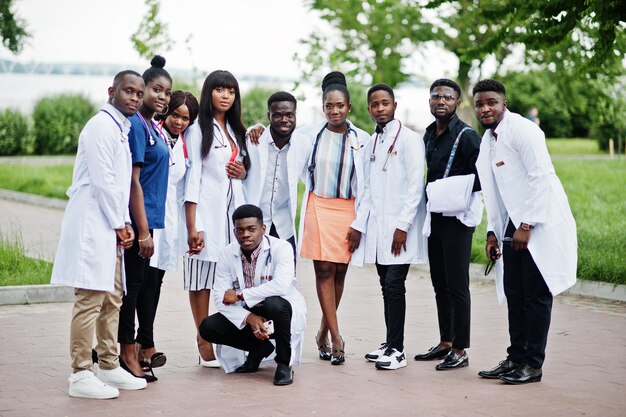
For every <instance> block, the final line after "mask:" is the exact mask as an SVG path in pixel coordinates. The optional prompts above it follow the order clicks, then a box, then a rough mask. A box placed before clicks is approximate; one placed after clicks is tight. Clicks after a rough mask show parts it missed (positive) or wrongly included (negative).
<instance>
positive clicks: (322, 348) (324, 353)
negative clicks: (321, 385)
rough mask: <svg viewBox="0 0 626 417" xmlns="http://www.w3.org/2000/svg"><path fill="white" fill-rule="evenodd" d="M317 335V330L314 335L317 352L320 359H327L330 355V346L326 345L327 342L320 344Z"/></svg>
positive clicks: (318, 333)
mask: <svg viewBox="0 0 626 417" xmlns="http://www.w3.org/2000/svg"><path fill="white" fill-rule="evenodd" d="M319 335H320V332H319V331H318V332H317V334H316V335H315V344H316V345H317V350H318V352H319V355H320V359H321V360H323V361H329V360H330V357H331V354H330V346H328V344H326V343H322V344H321V345H320V344H319V342H318V340H319Z"/></svg>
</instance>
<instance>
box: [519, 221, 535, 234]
mask: <svg viewBox="0 0 626 417" xmlns="http://www.w3.org/2000/svg"><path fill="white" fill-rule="evenodd" d="M519 228H520V229H522V230H523V231H525V232H530V230H531V229H534V228H535V226H533V225H532V224H528V223H522V224H520V225H519Z"/></svg>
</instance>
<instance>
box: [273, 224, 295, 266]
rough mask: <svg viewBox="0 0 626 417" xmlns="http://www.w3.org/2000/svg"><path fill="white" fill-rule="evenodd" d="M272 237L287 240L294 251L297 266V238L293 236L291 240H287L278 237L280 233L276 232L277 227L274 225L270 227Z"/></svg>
mask: <svg viewBox="0 0 626 417" xmlns="http://www.w3.org/2000/svg"><path fill="white" fill-rule="evenodd" d="M270 236H273V237H277V238H279V239H283V240H286V241H287V242H289V244H290V245H291V249H293V264H294V265H295V264H296V237H295V236H291V237H290V238H289V239H285V238H283V237H280V236H278V232H277V231H276V227H275V226H274V223H272V225H271V226H270Z"/></svg>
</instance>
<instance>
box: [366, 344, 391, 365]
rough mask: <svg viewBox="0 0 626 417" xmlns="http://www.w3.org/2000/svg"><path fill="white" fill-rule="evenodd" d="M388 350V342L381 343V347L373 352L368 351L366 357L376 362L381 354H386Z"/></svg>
mask: <svg viewBox="0 0 626 417" xmlns="http://www.w3.org/2000/svg"><path fill="white" fill-rule="evenodd" d="M386 350H387V343H381V345H380V347H379V348H378V349H376V350H375V351H373V352H370V353H366V354H365V359H367V360H368V361H370V362H376V361H377V360H378V359H379V358H380V357H381V356H383V355H384V354H385V351H386Z"/></svg>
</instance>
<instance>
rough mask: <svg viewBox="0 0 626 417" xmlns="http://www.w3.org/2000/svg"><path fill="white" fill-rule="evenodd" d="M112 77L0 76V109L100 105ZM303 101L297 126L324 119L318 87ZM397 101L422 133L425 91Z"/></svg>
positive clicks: (399, 95) (403, 116)
mask: <svg viewBox="0 0 626 417" xmlns="http://www.w3.org/2000/svg"><path fill="white" fill-rule="evenodd" d="M111 81H112V77H111V76H90V75H46V74H8V73H2V74H0V86H2V88H0V110H1V109H5V108H8V107H11V108H16V109H19V110H20V111H21V112H23V113H25V114H30V113H31V112H32V109H33V106H34V104H35V102H36V101H37V100H38V99H40V98H41V97H45V96H49V95H52V94H60V93H82V94H84V95H85V96H87V97H88V98H89V99H90V100H91V101H93V102H94V103H96V104H97V105H100V104H102V103H104V102H105V101H106V99H107V89H108V87H109V86H110V85H111ZM255 85H260V86H261V87H267V88H273V89H277V90H278V89H284V90H287V91H290V90H291V89H292V88H293V84H292V83H291V82H289V81H286V82H279V83H276V82H274V83H272V84H271V85H270V84H263V83H259V82H247V81H242V82H241V83H240V87H241V91H242V93H244V94H245V92H246V91H247V90H249V89H250V88H251V87H253V86H255ZM300 93H302V94H303V95H304V96H305V97H306V99H305V100H299V101H298V123H299V124H301V125H306V124H310V123H314V122H316V121H319V120H322V119H323V117H324V116H323V114H322V112H321V107H322V106H321V105H320V103H321V94H320V92H319V87H317V86H307V85H302V86H301V87H300V89H299V93H298V94H300ZM395 93H396V99H397V101H398V110H397V112H396V115H397V117H398V118H399V119H400V120H402V121H403V122H404V123H405V124H406V125H408V126H411V127H412V128H413V129H415V130H417V131H418V132H420V133H423V131H424V129H425V128H426V126H428V124H430V123H431V122H432V120H433V117H432V115H431V114H430V111H429V109H428V89H427V88H423V87H413V86H407V87H402V88H397V89H396V90H395Z"/></svg>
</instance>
